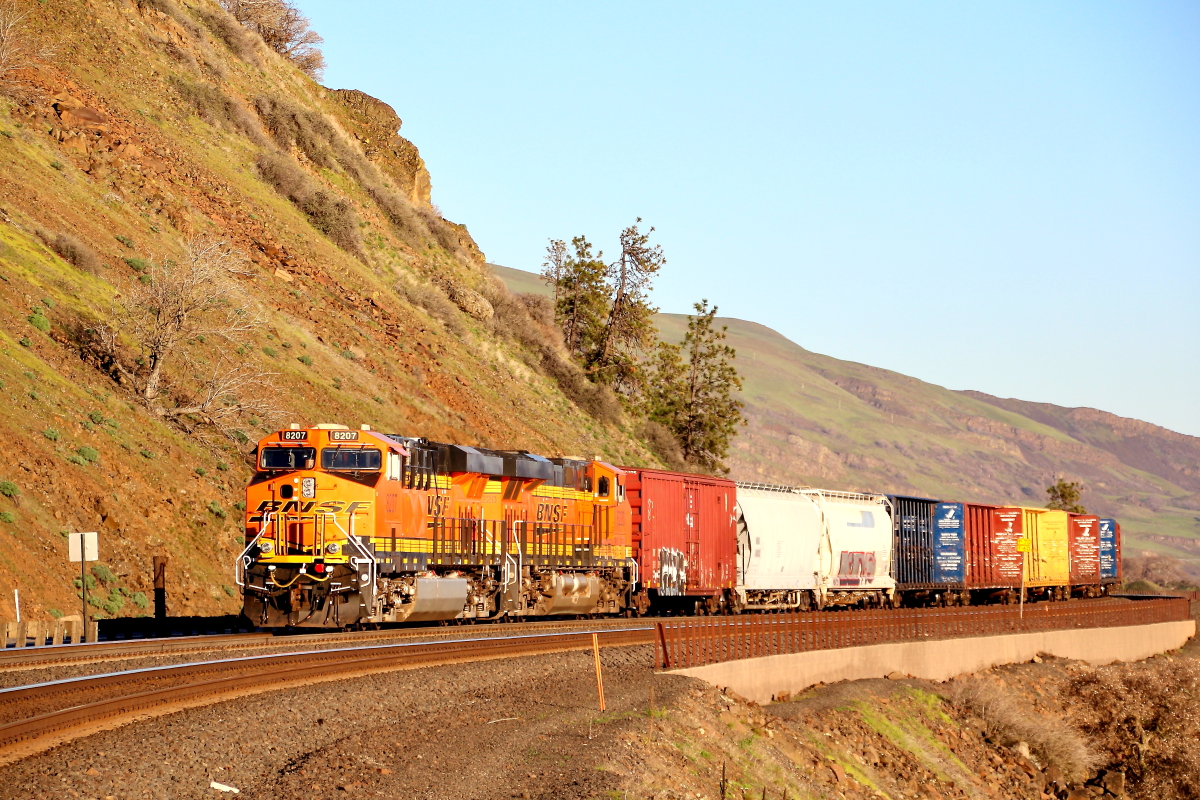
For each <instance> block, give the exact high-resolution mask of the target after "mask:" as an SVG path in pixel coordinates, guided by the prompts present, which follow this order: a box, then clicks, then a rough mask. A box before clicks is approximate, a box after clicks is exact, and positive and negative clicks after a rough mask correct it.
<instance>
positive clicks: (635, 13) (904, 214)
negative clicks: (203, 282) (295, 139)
mask: <svg viewBox="0 0 1200 800" xmlns="http://www.w3.org/2000/svg"><path fill="white" fill-rule="evenodd" d="M299 5H300V7H301V8H302V9H303V11H304V12H305V13H306V14H308V15H309V16H310V17H311V18H312V21H313V27H314V28H315V29H316V30H317V31H318V32H319V33H320V34H321V35H323V36H324V37H325V55H326V58H327V59H328V62H329V68H328V71H327V72H326V76H325V81H324V82H325V84H326V85H328V86H331V87H334V88H357V89H362V90H364V91H366V92H368V93H370V94H372V95H375V96H376V97H379V98H381V99H383V100H385V101H386V102H388V103H390V104H391V105H392V106H393V107H395V109H396V111H397V113H399V115H400V116H401V118H402V119H403V120H404V128H403V130H402V133H403V135H405V136H406V137H408V138H409V139H411V140H412V141H413V142H414V143H416V145H417V146H418V147H419V148H420V150H421V153H422V155H423V156H424V158H425V161H426V163H427V164H428V166H429V169H430V172H431V173H432V176H433V198H434V202H436V203H437V204H438V205H439V206H440V207H441V209H442V211H443V212H444V213H445V215H446V216H447V217H448V218H449V219H453V220H455V221H458V222H462V223H464V224H466V225H467V226H468V227H469V229H470V231H471V233H472V234H473V235H474V237H475V239H476V240H477V241H478V242H479V245H480V247H482V249H483V251H484V252H485V253H486V254H487V256H488V258H489V259H490V260H492V261H494V262H496V263H500V264H504V265H506V266H510V267H516V268H519V269H527V270H535V271H536V270H537V269H538V266H539V263H540V261H541V257H542V253H543V251H544V248H545V245H546V240H547V239H548V238H550V237H555V238H563V239H570V238H571V237H572V236H573V235H577V234H580V233H585V234H587V235H588V236H589V237H590V238H591V240H592V241H593V242H595V243H596V244H597V245H598V246H600V247H602V248H603V249H604V250H605V252H606V255H612V254H613V252H614V250H615V244H616V236H617V233H618V231H619V230H620V228H621V227H622V226H624V225H627V224H629V223H631V222H632V221H633V219H634V218H635V217H637V216H641V217H643V218H644V219H645V220H646V222H647V223H648V224H653V225H654V226H656V227H657V229H658V230H657V232H656V234H655V236H656V239H657V241H658V242H660V243H661V244H662V245H663V247H664V248H665V250H666V254H667V258H668V264H667V266H666V268H665V270H664V272H663V274H662V277H661V279H660V280H659V281H658V285H657V289H656V291H655V295H654V299H655V301H656V302H657V304H658V305H659V306H661V308H662V309H663V310H664V311H671V312H687V311H689V310H690V307H691V303H692V302H693V301H695V300H698V299H700V298H702V297H706V298H708V299H709V300H710V301H712V302H715V303H717V304H718V305H719V306H720V311H721V314H722V315H723V316H726V315H727V316H732V317H740V318H742V319H749V320H755V321H757V322H761V323H763V324H766V325H769V326H771V327H772V328H775V329H776V330H778V331H780V332H781V333H783V334H784V335H786V336H788V337H789V338H791V339H793V340H794V341H796V342H797V343H799V344H800V345H802V346H804V347H806V348H808V349H810V350H815V351H818V352H821V353H826V354H829V355H832V356H836V357H839V358H845V359H851V360H854V361H860V362H864V363H867V364H871V365H874V366H879V367H886V368H889V369H893V370H897V371H899V372H903V373H906V374H908V375H913V376H915V377H918V378H921V379H923V380H927V381H931V382H934V383H937V384H941V385H943V386H948V387H950V388H955V389H978V390H981V391H985V392H989V393H992V394H996V395H1000V396H1002V397H1018V398H1021V399H1025V400H1036V401H1044V402H1052V403H1058V404H1061V405H1067V406H1077V405H1082V406H1092V407H1097V408H1101V409H1104V410H1107V411H1112V412H1114V413H1117V414H1122V415H1125V416H1132V417H1138V418H1141V419H1145V420H1148V421H1151V422H1155V423H1157V424H1160V425H1164V426H1166V427H1169V428H1172V429H1174V430H1177V431H1181V432H1184V433H1190V434H1193V435H1200V4H1198V3H1196V2H1194V0H1193V1H1192V2H1174V3H1170V2H1139V3H1122V4H1116V3H1104V2H1079V3H1053V2H1045V1H1044V0H1040V1H1039V2H1028V3H1018V2H1006V3H961V2H954V3H937V2H924V3H902V2H878V3H855V2H845V3H842V2H838V3H829V2H812V3H779V4H765V3H745V2H738V3H733V2H730V3H726V4H706V3H695V2H689V3H645V2H641V3H617V2H607V3H590V4H584V3H511V2H509V3H492V4H485V3H460V2H444V1H443V2H437V3H433V2H404V3H400V2H382V1H374V2H373V1H371V0H354V2H345V0H336V1H335V0H299Z"/></svg>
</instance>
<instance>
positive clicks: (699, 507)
mask: <svg viewBox="0 0 1200 800" xmlns="http://www.w3.org/2000/svg"><path fill="white" fill-rule="evenodd" d="M622 469H623V470H624V471H625V472H626V473H627V477H626V479H625V489H626V491H627V493H628V497H629V506H630V509H631V511H632V512H633V520H632V522H633V524H632V526H631V529H632V530H631V532H632V537H631V538H632V545H633V551H634V557H635V558H636V559H637V564H638V570H639V573H640V580H641V584H642V585H641V587H639V588H640V589H642V590H648V592H647V593H646V594H645V595H644V597H645V601H648V602H650V603H652V604H655V605H659V606H668V607H671V606H674V607H680V608H686V609H687V610H692V609H693V607H694V605H695V603H696V602H698V601H703V602H704V603H705V605H706V606H707V609H708V610H709V611H716V610H718V609H719V608H721V607H722V605H723V604H724V602H725V601H726V599H727V595H728V592H729V591H731V590H732V589H733V588H734V585H735V584H736V582H737V530H736V527H735V525H736V523H735V522H734V508H735V506H736V505H737V494H736V492H737V486H736V485H735V484H734V482H733V481H731V480H727V479H725V478H712V477H708V476H705V475H686V474H683V473H678V472H665V471H663V470H656V469H640V468H637V467H622Z"/></svg>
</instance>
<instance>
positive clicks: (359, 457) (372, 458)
mask: <svg viewBox="0 0 1200 800" xmlns="http://www.w3.org/2000/svg"><path fill="white" fill-rule="evenodd" d="M382 463H383V454H382V453H381V452H380V451H378V450H376V449H375V448H373V447H367V448H357V447H355V448H342V447H328V448H326V449H324V450H322V451H321V469H330V470H355V471H357V470H376V469H379V467H380V466H381V465H382Z"/></svg>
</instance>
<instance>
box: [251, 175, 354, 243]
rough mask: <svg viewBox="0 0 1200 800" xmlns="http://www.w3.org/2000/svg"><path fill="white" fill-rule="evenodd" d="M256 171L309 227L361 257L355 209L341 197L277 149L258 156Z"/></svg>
mask: <svg viewBox="0 0 1200 800" xmlns="http://www.w3.org/2000/svg"><path fill="white" fill-rule="evenodd" d="M257 167H258V174H259V175H260V176H261V177H262V179H263V180H264V181H266V182H267V183H268V184H270V185H271V186H272V187H274V189H275V191H277V192H279V193H280V194H281V195H283V196H284V197H286V198H287V199H288V200H290V201H292V203H293V204H294V205H295V206H296V208H298V209H300V210H301V211H302V212H304V215H305V216H307V217H308V220H309V222H310V223H312V226H313V227H314V228H316V229H317V230H319V231H321V232H322V233H324V234H325V235H326V236H328V237H329V238H330V240H331V241H333V243H334V244H336V245H337V246H338V247H341V248H342V249H343V250H345V251H347V252H349V253H353V254H354V255H356V256H358V257H360V258H361V257H362V232H361V229H360V225H359V222H360V219H359V216H358V212H357V211H355V210H354V207H353V206H352V205H350V203H349V202H348V201H347V200H345V199H344V198H341V197H338V196H337V195H335V194H333V193H332V192H331V191H328V190H326V189H323V188H320V187H319V186H318V185H317V183H316V182H315V181H314V180H313V179H312V178H310V177H309V176H308V175H307V174H306V173H305V172H304V170H302V169H300V167H298V166H297V165H296V163H295V162H294V161H292V159H291V158H289V157H288V156H286V155H284V154H283V153H279V152H266V153H263V154H262V155H260V156H259V157H258V162H257Z"/></svg>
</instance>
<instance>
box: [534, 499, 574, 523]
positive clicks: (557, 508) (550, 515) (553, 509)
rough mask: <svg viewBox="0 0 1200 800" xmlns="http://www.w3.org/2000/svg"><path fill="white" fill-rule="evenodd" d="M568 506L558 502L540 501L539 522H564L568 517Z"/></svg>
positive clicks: (538, 508)
mask: <svg viewBox="0 0 1200 800" xmlns="http://www.w3.org/2000/svg"><path fill="white" fill-rule="evenodd" d="M566 516H567V507H566V506H565V505H559V504H558V503H538V507H537V521H538V522H562V521H563V520H564V519H566Z"/></svg>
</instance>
